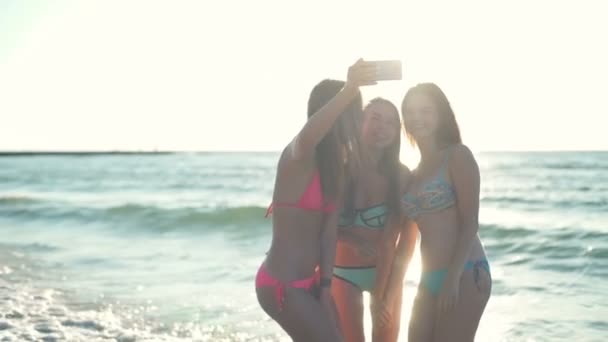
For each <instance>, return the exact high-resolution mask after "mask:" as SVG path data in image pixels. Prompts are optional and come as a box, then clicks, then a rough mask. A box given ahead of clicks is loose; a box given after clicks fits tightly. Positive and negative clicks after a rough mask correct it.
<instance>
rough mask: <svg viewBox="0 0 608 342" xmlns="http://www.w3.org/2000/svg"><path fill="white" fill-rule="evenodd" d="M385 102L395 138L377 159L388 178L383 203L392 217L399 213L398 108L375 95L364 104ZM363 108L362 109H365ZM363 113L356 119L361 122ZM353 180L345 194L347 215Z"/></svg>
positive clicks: (351, 209) (352, 194)
mask: <svg viewBox="0 0 608 342" xmlns="http://www.w3.org/2000/svg"><path fill="white" fill-rule="evenodd" d="M379 103H381V104H386V105H387V106H389V107H391V109H392V110H393V112H394V113H395V119H396V121H397V124H396V125H395V131H396V133H397V134H395V138H394V140H393V142H392V143H391V144H390V145H389V146H387V147H386V148H385V149H384V151H383V154H382V157H380V160H379V169H380V170H379V171H380V172H381V174H382V175H384V176H385V177H386V178H387V179H388V188H387V193H386V199H385V205H386V207H387V208H388V212H389V214H390V215H392V216H393V217H397V218H398V217H399V216H400V213H401V205H400V200H401V172H400V170H401V167H402V164H401V161H400V159H399V154H400V149H401V122H400V121H399V110H398V109H397V106H395V104H393V103H392V102H391V101H389V100H387V99H385V98H382V97H376V98H374V99H372V100H370V101H369V103H368V104H367V105H366V106H365V109H367V108H368V107H369V106H371V105H373V104H379ZM365 109H364V111H365ZM363 116H364V115H363V114H361V115H360V116H359V117H358V120H359V121H360V122H362V121H363V120H364V118H363ZM355 186H356V185H355V184H354V180H352V179H350V180H349V184H348V189H347V196H346V198H345V203H344V209H345V213H346V214H347V215H351V214H354V209H355V207H354V188H355Z"/></svg>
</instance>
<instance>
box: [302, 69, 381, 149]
mask: <svg viewBox="0 0 608 342" xmlns="http://www.w3.org/2000/svg"><path fill="white" fill-rule="evenodd" d="M374 75H375V69H374V67H373V66H371V65H369V64H366V63H365V62H364V61H363V60H361V59H360V60H358V61H357V62H356V63H355V64H353V65H352V66H351V67H350V68H349V69H348V77H347V81H346V84H345V86H344V88H342V90H341V91H340V92H339V93H338V94H336V96H334V97H333V98H332V99H331V100H330V101H329V102H328V103H326V104H325V105H324V106H323V107H321V109H319V110H318V111H317V112H316V113H315V114H313V115H312V116H311V117H310V118H309V119H308V120H307V121H306V124H304V127H302V129H301V130H300V132H299V133H298V135H297V136H296V137H295V138H294V140H293V141H292V142H291V144H290V145H291V156H292V158H293V159H295V160H312V159H313V158H314V155H315V149H316V147H317V145H318V144H319V143H320V142H321V140H323V138H324V137H325V136H326V135H327V133H328V132H329V130H330V129H331V127H332V126H333V124H334V122H336V120H337V119H338V117H339V116H340V114H341V113H342V112H343V111H344V110H345V109H346V108H347V107H348V105H350V103H351V102H352V100H353V99H354V98H355V97H356V96H357V95H358V94H359V86H363V85H369V84H374V83H375V82H373V81H371V80H373V78H374Z"/></svg>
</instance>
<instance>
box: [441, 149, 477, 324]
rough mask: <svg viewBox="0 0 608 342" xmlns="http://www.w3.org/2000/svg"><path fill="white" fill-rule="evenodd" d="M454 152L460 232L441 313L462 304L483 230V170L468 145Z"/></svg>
mask: <svg viewBox="0 0 608 342" xmlns="http://www.w3.org/2000/svg"><path fill="white" fill-rule="evenodd" d="M451 152H452V155H451V156H450V166H449V169H450V176H451V179H452V184H453V186H454V189H455V192H456V203H457V209H458V218H459V221H460V222H459V229H460V230H459V236H458V238H457V241H456V242H455V243H456V246H455V249H454V254H453V255H452V262H451V264H450V265H449V267H448V273H447V276H446V279H445V282H444V284H443V288H442V291H441V293H440V294H439V296H438V300H437V305H438V309H439V312H440V313H442V312H446V311H447V310H450V309H451V308H452V307H454V305H455V304H456V302H457V301H458V293H459V292H460V287H459V284H460V277H461V276H462V272H463V271H464V265H465V263H466V261H467V259H468V257H469V253H470V251H471V246H472V245H473V242H474V241H475V237H476V236H477V232H478V230H479V220H478V216H479V178H480V177H479V167H478V166H477V162H476V161H475V157H474V156H473V153H471V151H470V150H469V149H468V148H467V147H466V146H464V145H459V146H456V147H454V148H452V151H451Z"/></svg>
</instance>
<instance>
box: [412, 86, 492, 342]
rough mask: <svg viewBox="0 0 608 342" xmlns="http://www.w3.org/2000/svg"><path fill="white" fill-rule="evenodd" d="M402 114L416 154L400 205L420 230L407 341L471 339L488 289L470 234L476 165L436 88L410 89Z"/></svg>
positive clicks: (484, 263) (474, 223)
mask: <svg viewBox="0 0 608 342" xmlns="http://www.w3.org/2000/svg"><path fill="white" fill-rule="evenodd" d="M402 116H403V122H404V125H405V131H406V134H407V136H408V138H409V139H410V141H411V142H412V144H415V145H417V146H418V148H419V149H420V155H421V161H420V164H419V165H418V167H417V168H416V169H415V170H414V171H413V182H412V184H411V185H410V186H409V188H408V192H407V193H406V195H405V196H403V198H402V205H403V210H404V211H405V213H406V214H407V215H408V217H410V218H411V219H413V220H415V221H416V224H417V225H418V229H419V230H420V234H421V244H420V252H421V256H422V275H421V278H420V286H419V289H418V294H417V296H416V301H415V303H414V307H413V309H412V318H411V320H410V325H409V341H410V342H417V341H420V342H429V341H432V342H442V341H450V342H460V341H463V342H465V341H466V342H469V341H473V340H474V338H475V333H476V331H477V327H478V325H479V321H480V319H481V316H482V314H483V311H484V309H485V307H486V304H487V302H488V300H489V298H490V293H491V289H492V280H491V276H490V266H489V264H488V260H487V258H486V254H485V252H484V248H483V246H482V244H481V241H480V239H479V236H478V234H477V232H478V229H479V223H478V212H479V178H480V177H479V168H478V166H477V163H476V161H475V158H474V156H473V154H472V153H471V151H470V150H469V149H468V148H467V147H466V146H465V145H463V144H462V142H461V139H460V131H459V129H458V124H457V123H456V119H455V117H454V112H453V111H452V108H451V106H450V104H449V102H448V99H447V97H446V96H445V94H444V93H443V92H442V91H441V89H440V88H439V87H438V86H436V85H435V84H432V83H423V84H419V85H417V86H415V87H413V88H411V89H410V90H409V91H408V92H407V94H406V95H405V98H404V99H403V104H402Z"/></svg>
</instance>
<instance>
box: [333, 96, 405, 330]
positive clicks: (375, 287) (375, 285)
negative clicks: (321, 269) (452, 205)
mask: <svg viewBox="0 0 608 342" xmlns="http://www.w3.org/2000/svg"><path fill="white" fill-rule="evenodd" d="M359 121H360V122H361V126H362V127H361V128H362V129H361V139H360V140H361V142H362V148H363V149H364V151H363V152H362V154H363V155H364V157H367V158H364V160H365V162H364V163H363V165H362V169H361V171H360V172H359V173H358V175H355V176H354V179H353V180H352V182H351V184H350V186H349V187H348V188H347V190H346V191H347V193H346V197H345V198H346V200H345V203H344V206H343V208H342V212H341V215H340V221H339V231H338V244H337V246H336V261H335V265H334V282H333V284H332V295H333V297H334V301H335V303H336V306H337V308H338V313H339V318H340V326H341V330H342V332H343V334H344V338H345V341H349V342H359V341H364V331H363V316H364V314H363V312H364V308H363V296H362V294H363V292H364V291H368V292H369V293H370V294H371V296H372V317H373V318H374V319H373V329H372V336H373V340H374V341H396V340H397V335H398V333H399V321H400V312H401V296H402V288H403V285H402V284H403V275H404V273H405V267H406V266H407V264H408V262H409V258H410V257H411V255H412V253H413V249H414V245H415V239H416V235H415V234H416V231H415V229H413V228H412V227H409V226H407V225H403V224H402V223H403V219H404V217H403V216H402V215H401V210H400V209H401V208H400V198H401V195H402V194H403V193H404V192H405V191H404V190H405V187H406V185H407V182H409V178H410V171H409V170H408V169H407V167H405V166H404V165H403V164H401V163H400V161H399V148H400V141H401V139H400V136H401V123H400V121H399V111H398V109H397V107H395V105H394V104H392V103H391V102H390V101H388V100H385V99H382V98H376V99H374V100H372V101H370V103H369V104H368V105H367V106H366V107H365V109H364V111H363V117H362V118H360V120H359ZM412 233H413V234H412ZM398 239H399V240H398ZM397 240H398V241H399V242H398V243H397Z"/></svg>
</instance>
